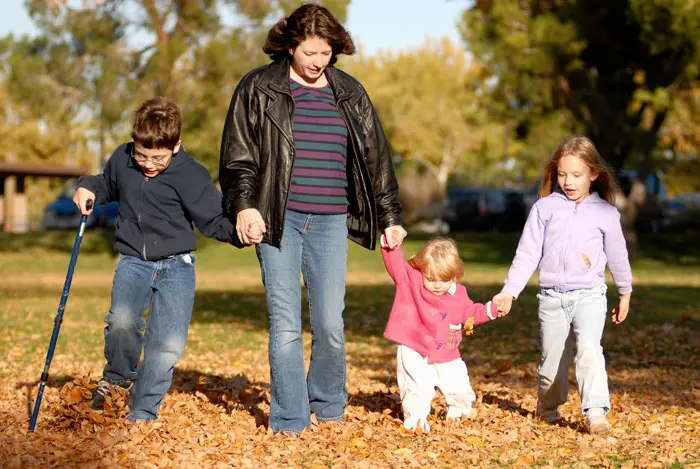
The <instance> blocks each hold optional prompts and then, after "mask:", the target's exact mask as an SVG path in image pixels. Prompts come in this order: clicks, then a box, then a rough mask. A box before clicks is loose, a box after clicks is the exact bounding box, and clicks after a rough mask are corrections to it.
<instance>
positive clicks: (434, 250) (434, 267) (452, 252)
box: [408, 238, 464, 280]
mask: <svg viewBox="0 0 700 469" xmlns="http://www.w3.org/2000/svg"><path fill="white" fill-rule="evenodd" d="M408 263H409V265H410V266H411V267H413V268H415V269H418V270H420V271H421V273H422V274H423V276H424V277H428V278H430V279H436V280H459V279H461V278H462V276H463V275H464V262H462V259H461V258H460V257H459V251H458V250H457V243H455V241H454V240H453V239H450V238H434V239H431V240H430V241H428V242H427V243H425V245H424V246H423V248H421V250H420V251H418V252H417V253H416V254H415V255H414V256H413V257H411V258H410V259H409V260H408Z"/></svg>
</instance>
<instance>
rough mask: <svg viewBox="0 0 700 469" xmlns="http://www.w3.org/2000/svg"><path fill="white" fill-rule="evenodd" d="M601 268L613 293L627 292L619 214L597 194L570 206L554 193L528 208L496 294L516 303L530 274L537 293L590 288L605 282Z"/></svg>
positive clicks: (627, 274)
mask: <svg viewBox="0 0 700 469" xmlns="http://www.w3.org/2000/svg"><path fill="white" fill-rule="evenodd" d="M606 263H607V265H608V267H609V268H610V272H611V273H612V276H613V279H614V280H615V286H616V287H617V291H618V292H619V293H620V294H626V293H630V292H631V291H632V270H631V269H630V263H629V258H628V255H627V246H626V244H625V238H624V236H623V234H622V226H621V225H620V213H619V212H618V211H617V209H616V208H615V207H614V206H612V205H610V204H609V203H608V202H606V201H605V200H603V199H601V198H600V196H599V195H598V194H597V193H593V194H591V195H589V196H588V197H586V198H585V199H583V201H582V202H581V203H579V204H576V202H574V201H573V200H571V199H569V198H568V197H567V196H566V195H565V194H564V193H563V192H561V191H560V190H557V191H555V192H553V193H552V194H550V195H548V196H547V197H543V198H541V199H540V200H538V201H537V202H536V203H535V205H533V207H532V210H531V211H530V215H529V216H528V218H527V222H526V223H525V228H524V229H523V234H522V236H521V237H520V242H519V243H518V249H517V251H516V253H515V259H513V264H512V265H511V267H510V270H509V271H508V276H507V277H506V281H505V285H504V287H503V290H502V291H503V293H507V294H509V295H511V296H513V298H517V297H518V295H520V292H522V291H523V288H525V285H526V284H527V281H528V280H529V279H530V277H531V276H532V273H533V272H534V271H535V269H538V271H539V283H540V288H546V289H553V290H555V291H558V292H566V291H570V290H579V289H584V288H594V287H597V286H599V285H601V284H603V283H605V264H606Z"/></svg>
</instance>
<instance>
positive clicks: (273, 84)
mask: <svg viewBox="0 0 700 469" xmlns="http://www.w3.org/2000/svg"><path fill="white" fill-rule="evenodd" d="M291 63H292V61H291V60H290V58H287V57H285V58H284V59H280V60H276V61H274V62H272V63H270V64H269V65H267V67H266V70H265V71H264V72H263V73H262V74H261V76H260V79H259V81H258V85H257V86H258V87H260V89H261V90H262V91H263V92H264V93H266V94H270V90H272V91H273V92H277V93H284V94H291V90H290V89H289V67H290V66H291ZM325 74H326V78H327V79H328V82H329V83H330V85H331V88H333V92H334V93H335V98H336V100H338V101H342V100H344V99H350V98H353V97H354V96H355V95H356V94H358V91H357V89H356V88H355V87H350V86H348V80H347V78H345V77H344V76H343V73H342V72H341V71H340V70H338V69H337V68H335V67H334V66H332V65H329V66H328V67H326V70H325Z"/></svg>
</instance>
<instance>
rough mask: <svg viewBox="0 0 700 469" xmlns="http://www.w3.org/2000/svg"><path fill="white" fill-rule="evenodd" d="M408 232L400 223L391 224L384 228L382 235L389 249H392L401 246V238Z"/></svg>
mask: <svg viewBox="0 0 700 469" xmlns="http://www.w3.org/2000/svg"><path fill="white" fill-rule="evenodd" d="M407 234H408V233H406V230H404V229H403V226H401V225H393V226H390V227H388V228H387V229H385V230H384V237H385V240H386V243H387V247H388V248H389V249H394V248H397V247H399V246H401V243H403V239H404V238H405V237H406V235H407Z"/></svg>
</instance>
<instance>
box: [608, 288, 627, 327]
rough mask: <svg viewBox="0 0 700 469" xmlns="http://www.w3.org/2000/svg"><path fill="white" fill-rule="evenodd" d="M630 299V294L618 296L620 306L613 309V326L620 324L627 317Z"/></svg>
mask: <svg viewBox="0 0 700 469" xmlns="http://www.w3.org/2000/svg"><path fill="white" fill-rule="evenodd" d="M630 298H632V294H631V293H626V294H624V295H620V304H619V305H618V307H617V308H613V317H612V320H613V322H614V323H615V324H620V323H621V322H622V321H624V320H625V318H626V317H627V313H629V312H630Z"/></svg>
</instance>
